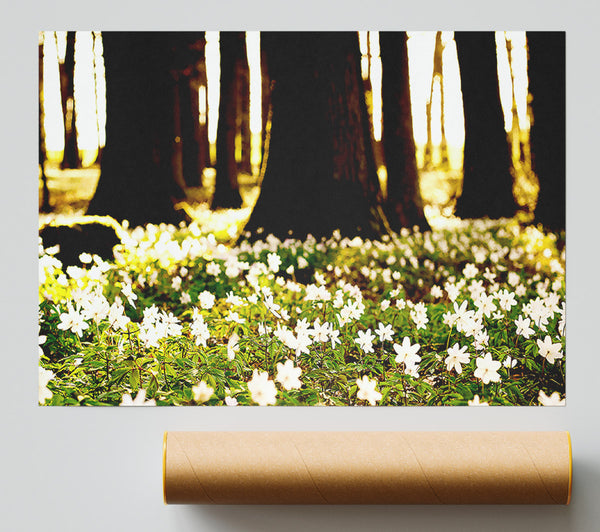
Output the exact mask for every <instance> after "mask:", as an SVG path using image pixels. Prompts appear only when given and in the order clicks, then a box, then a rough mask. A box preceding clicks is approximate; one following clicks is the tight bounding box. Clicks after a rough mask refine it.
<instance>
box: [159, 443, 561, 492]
mask: <svg viewBox="0 0 600 532" xmlns="http://www.w3.org/2000/svg"><path fill="white" fill-rule="evenodd" d="M571 476H572V467H571V441H570V437H569V433H568V432H167V433H165V437H164V452H163V483H164V497H165V503H168V504H177V503H179V504H568V503H569V500H570V495H571Z"/></svg>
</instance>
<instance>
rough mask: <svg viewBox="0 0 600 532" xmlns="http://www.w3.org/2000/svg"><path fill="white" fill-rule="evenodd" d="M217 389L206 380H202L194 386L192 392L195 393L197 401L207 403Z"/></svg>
mask: <svg viewBox="0 0 600 532" xmlns="http://www.w3.org/2000/svg"><path fill="white" fill-rule="evenodd" d="M214 392H215V389H214V388H212V387H210V386H209V385H208V384H206V383H205V382H204V381H200V382H199V383H198V384H197V385H196V386H192V393H193V394H194V401H196V402H197V403H206V401H208V400H209V399H210V398H211V397H212V395H213V393H214Z"/></svg>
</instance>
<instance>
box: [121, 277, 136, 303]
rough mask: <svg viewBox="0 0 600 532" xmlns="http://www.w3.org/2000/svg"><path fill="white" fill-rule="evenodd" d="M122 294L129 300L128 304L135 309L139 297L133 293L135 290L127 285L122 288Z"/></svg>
mask: <svg viewBox="0 0 600 532" xmlns="http://www.w3.org/2000/svg"><path fill="white" fill-rule="evenodd" d="M121 293H122V294H123V295H124V296H125V297H126V298H127V302H128V303H129V304H130V305H131V306H132V307H133V308H135V303H134V301H135V300H136V299H137V295H136V294H134V293H133V289H132V288H131V285H130V284H129V283H125V284H124V285H123V286H122V287H121Z"/></svg>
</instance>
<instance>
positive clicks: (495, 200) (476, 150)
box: [455, 31, 516, 218]
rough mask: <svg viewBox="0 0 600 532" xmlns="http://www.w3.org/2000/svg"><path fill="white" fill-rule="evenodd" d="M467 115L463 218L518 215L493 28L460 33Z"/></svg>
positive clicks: (459, 205) (460, 202) (458, 209)
mask: <svg viewBox="0 0 600 532" xmlns="http://www.w3.org/2000/svg"><path fill="white" fill-rule="evenodd" d="M455 40H456V48H457V52H458V62H459V66H460V77H461V90H462V95H463V108H464V115H465V149H464V163H463V177H464V178H463V190H462V195H461V196H460V198H458V200H457V202H456V213H455V214H456V215H457V216H458V217H460V218H483V217H486V216H487V217H489V218H502V217H510V216H513V215H514V213H515V211H516V204H515V200H514V197H513V193H512V186H513V178H512V175H511V159H510V153H509V147H508V142H507V138H506V132H505V130H504V116H503V113H502V106H501V103H500V92H499V89H498V74H497V61H496V42H495V38H494V32H491V31H488V32H456V33H455Z"/></svg>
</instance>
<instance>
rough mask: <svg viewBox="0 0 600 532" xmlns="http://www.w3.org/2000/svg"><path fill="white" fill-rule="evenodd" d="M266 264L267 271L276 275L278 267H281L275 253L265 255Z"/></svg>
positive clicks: (279, 259)
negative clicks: (267, 266)
mask: <svg viewBox="0 0 600 532" xmlns="http://www.w3.org/2000/svg"><path fill="white" fill-rule="evenodd" d="M267 264H268V265H269V270H271V271H272V272H273V273H277V272H278V271H279V266H281V258H280V257H279V255H277V253H269V254H268V255H267Z"/></svg>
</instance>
